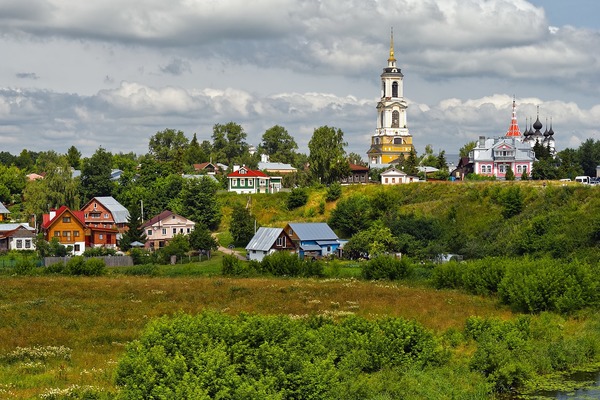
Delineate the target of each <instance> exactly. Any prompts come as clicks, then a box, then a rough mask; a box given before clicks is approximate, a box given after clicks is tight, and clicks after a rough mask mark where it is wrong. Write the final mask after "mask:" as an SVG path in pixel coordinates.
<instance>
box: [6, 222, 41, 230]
mask: <svg viewBox="0 0 600 400" xmlns="http://www.w3.org/2000/svg"><path fill="white" fill-rule="evenodd" d="M20 227H23V228H25V229H27V230H29V231H32V232H33V231H35V229H33V227H31V226H29V225H28V224H26V223H24V222H21V223H19V224H0V232H9V231H14V230H15V229H18V228H20Z"/></svg>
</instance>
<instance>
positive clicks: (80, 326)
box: [0, 267, 511, 399]
mask: <svg viewBox="0 0 600 400" xmlns="http://www.w3.org/2000/svg"><path fill="white" fill-rule="evenodd" d="M161 268H162V267H161ZM164 268H167V267H164ZM0 286H1V287H2V290H1V291H0V355H2V356H5V355H8V354H12V353H14V352H15V351H16V350H17V349H18V348H30V349H32V348H35V347H42V348H46V347H49V346H54V347H57V346H64V347H66V348H68V349H70V350H71V358H70V360H64V359H58V358H51V359H47V360H37V361H31V360H30V361H22V362H21V361H17V362H11V363H7V362H5V361H0V390H5V389H6V390H9V391H10V393H11V394H10V396H11V397H12V398H15V399H25V398H32V397H35V396H36V395H39V394H41V393H46V392H48V391H49V390H52V389H66V388H68V387H69V386H71V385H79V386H85V385H88V386H93V387H96V388H101V389H104V390H105V391H109V392H110V391H114V390H115V387H114V383H113V373H114V370H115V365H116V362H117V360H118V359H119V358H120V357H121V356H122V354H123V352H124V348H125V345H126V344H127V343H128V342H129V341H131V340H133V339H135V338H137V337H138V335H139V334H140V332H141V330H142V329H143V327H144V326H145V325H146V323H147V322H148V321H150V320H151V319H153V318H156V317H158V316H162V315H172V314H174V313H176V312H177V311H184V312H188V313H192V314H195V313H199V312H201V311H202V310H204V309H213V310H219V311H224V312H226V313H229V314H232V315H237V314H239V313H240V312H250V313H259V314H287V315H308V314H324V315H332V316H334V317H335V316H343V315H348V314H357V315H360V316H364V317H367V318H378V317H383V316H399V317H404V318H407V319H409V320H413V319H414V320H416V321H418V322H420V323H422V324H423V325H424V326H426V327H428V328H431V329H433V330H434V331H436V332H442V331H444V330H446V329H448V328H451V327H452V328H455V329H461V328H462V326H463V325H464V321H465V320H466V318H468V317H469V316H471V315H480V316H497V317H499V318H504V319H505V318H509V317H510V316H511V314H510V312H509V311H507V310H504V309H498V308H497V307H496V303H495V301H493V300H490V299H484V298H480V297H474V296H469V295H466V294H461V293H455V292H439V291H431V290H427V289H424V288H414V287H406V286H404V285H402V284H395V283H389V282H388V283H373V282H363V281H357V280H353V279H325V280H308V279H276V278H268V279H266V278H256V279H229V278H222V277H213V278H194V277H176V278H164V277H138V276H131V277H129V276H119V277H116V276H114V275H109V276H104V277H93V278H92V277H65V276H51V277H47V276H33V277H0ZM32 362H33V363H38V364H27V363H32ZM7 388H9V389H7ZM3 396H4V394H2V393H1V392H0V398H2V397H3Z"/></svg>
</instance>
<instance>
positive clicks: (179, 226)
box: [142, 210, 196, 249]
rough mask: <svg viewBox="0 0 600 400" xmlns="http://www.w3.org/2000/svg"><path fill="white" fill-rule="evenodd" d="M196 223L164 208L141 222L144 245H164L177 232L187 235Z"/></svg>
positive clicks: (154, 246) (150, 246)
mask: <svg viewBox="0 0 600 400" xmlns="http://www.w3.org/2000/svg"><path fill="white" fill-rule="evenodd" d="M195 225H196V223H195V222H194V221H191V220H189V219H187V218H185V217H182V216H181V215H177V214H175V213H174V212H172V211H169V210H165V211H163V212H161V213H160V214H158V215H156V216H155V217H153V218H151V219H150V220H148V221H146V222H145V223H144V224H142V228H143V229H144V232H145V233H146V239H147V240H146V247H147V248H152V249H158V248H161V247H165V246H166V245H167V244H168V243H169V241H171V240H172V239H173V237H174V236H175V235H177V234H182V235H189V234H190V233H191V232H192V231H193V230H194V226H195Z"/></svg>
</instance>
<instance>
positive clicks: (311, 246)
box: [300, 244, 323, 251]
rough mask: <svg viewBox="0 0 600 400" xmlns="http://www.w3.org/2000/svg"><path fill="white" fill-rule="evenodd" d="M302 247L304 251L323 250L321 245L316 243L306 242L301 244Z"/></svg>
mask: <svg viewBox="0 0 600 400" xmlns="http://www.w3.org/2000/svg"><path fill="white" fill-rule="evenodd" d="M300 248H301V249H302V250H304V251H321V250H323V249H322V248H321V246H317V245H316V244H305V245H302V246H300Z"/></svg>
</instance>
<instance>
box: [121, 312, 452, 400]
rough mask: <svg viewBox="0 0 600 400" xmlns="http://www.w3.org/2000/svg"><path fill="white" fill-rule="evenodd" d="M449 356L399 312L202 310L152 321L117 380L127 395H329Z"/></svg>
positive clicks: (123, 363)
mask: <svg viewBox="0 0 600 400" xmlns="http://www.w3.org/2000/svg"><path fill="white" fill-rule="evenodd" d="M445 356H446V355H445V353H444V352H442V351H440V350H439V348H438V346H437V344H436V342H435V340H434V338H433V335H432V334H431V333H430V332H428V331H427V330H425V329H424V328H423V327H421V326H420V325H418V324H417V323H415V322H409V321H405V320H403V319H400V318H388V319H384V320H380V321H369V320H366V319H363V318H361V317H356V316H350V317H347V318H345V319H343V320H342V321H341V322H334V321H333V320H331V319H329V318H325V317H323V316H314V317H309V318H306V319H292V318H290V317H288V316H260V315H246V314H242V315H240V316H238V317H231V316H227V315H225V314H219V313H215V312H203V313H202V314H200V315H198V316H189V315H184V314H180V315H178V316H176V317H174V318H160V319H158V320H154V321H152V322H150V324H149V325H148V326H147V327H146V329H145V332H144V333H143V334H142V336H141V337H140V339H139V340H137V341H135V342H133V343H131V344H130V345H129V346H128V348H127V352H126V354H125V356H124V357H123V359H122V360H121V361H120V362H119V365H118V367H117V373H116V384H117V386H119V387H120V389H121V390H120V398H122V399H142V398H194V399H216V398H222V399H224V398H228V399H324V400H329V399H339V398H340V392H341V390H344V392H345V393H348V392H350V391H352V392H354V393H353V394H354V395H353V397H351V398H364V397H362V396H364V395H366V394H367V393H368V391H367V390H365V389H362V390H359V388H356V385H355V383H356V382H357V380H359V379H360V378H363V382H364V383H366V382H367V381H368V379H369V378H371V377H373V378H375V377H376V376H375V375H367V374H374V373H380V372H384V371H390V370H393V371H396V370H406V369H407V368H411V367H415V368H420V369H422V368H424V367H426V366H429V365H438V364H439V363H441V362H444V361H446V358H445ZM349 387H353V389H351V390H349V389H348V388H349ZM369 389H370V388H369ZM378 389H379V388H378ZM379 393H381V395H384V394H385V393H386V391H385V388H381V389H379ZM373 394H374V396H372V397H370V398H376V395H377V393H373ZM381 398H385V397H381Z"/></svg>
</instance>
